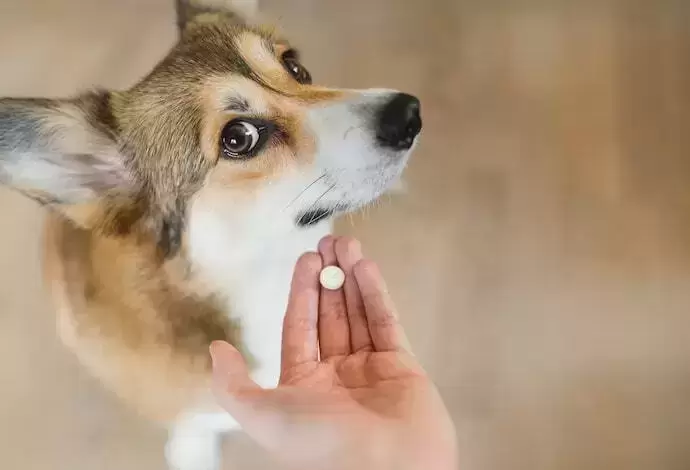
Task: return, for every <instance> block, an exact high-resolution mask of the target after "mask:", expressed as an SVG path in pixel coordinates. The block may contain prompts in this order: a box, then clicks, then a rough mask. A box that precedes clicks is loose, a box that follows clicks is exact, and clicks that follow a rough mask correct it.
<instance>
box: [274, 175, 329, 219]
mask: <svg viewBox="0 0 690 470" xmlns="http://www.w3.org/2000/svg"><path fill="white" fill-rule="evenodd" d="M326 176H327V174H326V172H324V173H323V174H322V175H321V176H319V177H318V178H316V179H315V180H314V181H312V182H311V183H309V184H308V185H307V186H306V187H305V188H304V189H303V190H302V191H300V193H299V194H298V195H297V196H296V197H295V198H294V199H293V200H292V201H290V203H289V204H288V205H287V206H285V208H283V211H285V210H287V209H288V208H290V206H292V205H293V204H294V203H295V202H297V200H298V199H299V198H300V197H302V195H303V194H304V193H306V192H307V191H308V190H309V189H310V188H311V187H312V186H314V185H315V184H316V183H318V182H319V181H321V180H322V179H324V178H325V177H326Z"/></svg>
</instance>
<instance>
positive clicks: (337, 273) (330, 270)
mask: <svg viewBox="0 0 690 470" xmlns="http://www.w3.org/2000/svg"><path fill="white" fill-rule="evenodd" d="M319 281H320V282H321V285H322V286H323V288H324V289H328V290H338V289H340V288H341V287H343V284H344V283H345V273H344V272H343V270H342V269H340V268H339V267H338V266H326V267H325V268H323V269H322V270H321V275H320V276H319Z"/></svg>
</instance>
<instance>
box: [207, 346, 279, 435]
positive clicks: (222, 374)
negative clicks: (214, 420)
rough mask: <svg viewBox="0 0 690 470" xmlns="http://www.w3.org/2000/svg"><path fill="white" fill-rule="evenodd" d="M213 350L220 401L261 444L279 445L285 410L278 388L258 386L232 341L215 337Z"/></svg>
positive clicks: (215, 390)
mask: <svg viewBox="0 0 690 470" xmlns="http://www.w3.org/2000/svg"><path fill="white" fill-rule="evenodd" d="M210 352H211V360H212V363H213V393H214V395H215V396H216V400H217V401H218V404H219V405H220V406H221V407H222V408H223V409H225V411H227V412H228V413H230V415H231V416H232V417H233V418H234V419H235V420H236V421H237V422H238V423H239V424H240V426H242V428H243V430H244V431H245V432H246V433H247V434H248V435H249V436H250V437H252V438H253V439H254V440H256V441H257V442H258V443H259V444H260V445H262V446H263V447H265V448H266V449H274V448H276V447H277V446H278V445H279V444H280V442H281V440H282V437H283V436H282V434H281V431H282V427H281V426H280V423H281V422H282V421H283V419H282V418H283V413H282V412H281V409H280V405H279V400H276V399H277V398H278V397H276V390H264V389H262V388H261V387H259V386H258V385H257V384H256V382H254V381H253V380H252V379H251V378H250V376H249V370H248V369H247V364H246V362H245V361H244V358H243V357H242V355H241V354H240V352H239V351H238V350H237V349H235V348H234V347H232V346H231V345H230V344H228V343H226V342H224V341H215V342H214V343H213V344H211V348H210ZM278 395H279V394H278Z"/></svg>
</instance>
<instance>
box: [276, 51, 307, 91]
mask: <svg viewBox="0 0 690 470" xmlns="http://www.w3.org/2000/svg"><path fill="white" fill-rule="evenodd" d="M281 59H282V61H283V65H284V66H285V68H286V69H287V71H288V72H290V75H292V76H293V77H294V78H295V80H297V81H298V82H299V83H302V84H306V85H311V74H310V73H309V71H308V70H307V69H305V68H304V65H302V64H301V62H300V61H299V56H298V55H297V52H296V51H293V50H289V51H287V52H285V53H284V54H283V57H282V58H281Z"/></svg>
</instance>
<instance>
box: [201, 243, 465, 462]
mask: <svg viewBox="0 0 690 470" xmlns="http://www.w3.org/2000/svg"><path fill="white" fill-rule="evenodd" d="M319 252H320V256H319V254H317V253H308V254H305V255H304V256H302V257H301V258H300V260H299V261H298V262H297V265H296V267H295V273H294V277H293V281H292V288H291V293H290V299H289V302H288V308H287V313H286V316H285V321H284V327H283V345H282V347H283V349H282V367H281V377H280V383H279V386H278V387H277V388H276V389H272V390H266V389H262V388H260V387H259V386H258V385H257V384H256V383H254V382H253V381H252V380H251V378H250V377H249V373H248V370H247V367H246V365H245V363H244V361H243V359H242V357H241V356H240V354H239V352H237V350H236V349H235V348H233V347H232V346H230V345H229V344H227V343H222V342H218V343H214V344H213V345H212V347H211V354H212V356H213V362H214V390H215V393H216V396H217V398H218V400H219V402H220V404H221V405H222V406H223V407H224V408H225V409H226V410H227V411H228V412H229V413H230V414H231V415H232V416H233V417H234V418H235V419H236V420H237V421H238V422H239V423H240V424H241V425H242V427H243V428H244V430H245V432H247V434H249V436H250V437H252V438H253V439H254V440H256V441H257V442H258V443H259V444H260V445H261V446H263V447H264V448H266V449H267V450H268V451H270V452H271V453H272V454H273V455H274V456H275V457H277V458H279V459H280V460H282V461H284V462H285V463H287V464H289V465H294V466H300V467H301V468H304V467H305V466H306V467H307V468H309V469H320V468H324V469H326V468H328V469H343V470H351V469H355V468H357V469H363V468H376V469H383V470H386V469H391V470H392V469H396V470H398V469H410V470H412V469H422V468H424V469H427V468H428V469H432V470H433V469H439V470H440V469H442V470H446V469H448V470H450V469H454V468H455V466H456V463H455V459H456V455H455V453H456V450H455V432H454V428H453V425H452V423H451V421H450V418H449V416H448V413H447V411H446V409H445V407H444V405H443V402H442V401H441V399H440V396H439V395H438V392H437V390H436V388H435V387H434V385H433V383H432V382H431V381H430V380H429V378H428V377H427V375H426V374H425V372H424V370H423V369H422V368H421V366H420V365H419V363H418V362H417V361H416V359H415V358H414V356H413V355H412V354H411V353H410V352H409V350H408V349H407V348H406V347H405V344H406V341H405V339H404V333H403V331H402V329H401V327H400V324H399V323H398V319H397V315H396V313H395V307H394V305H393V303H392V301H391V298H390V296H389V295H388V292H387V290H386V287H385V283H384V280H383V278H382V276H381V273H380V271H379V269H378V267H377V266H376V264H374V263H373V262H371V261H368V260H364V259H363V258H362V253H361V248H360V245H359V243H358V242H357V241H356V240H353V239H347V238H339V239H335V238H333V237H327V238H325V239H324V240H322V241H321V243H320V244H319ZM324 265H338V266H340V268H341V269H342V270H343V271H344V272H345V276H346V280H345V284H344V286H343V288H342V289H339V290H336V291H329V290H326V289H323V288H321V287H320V285H319V280H318V279H319V274H320V271H321V269H322V267H323V266H324Z"/></svg>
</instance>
